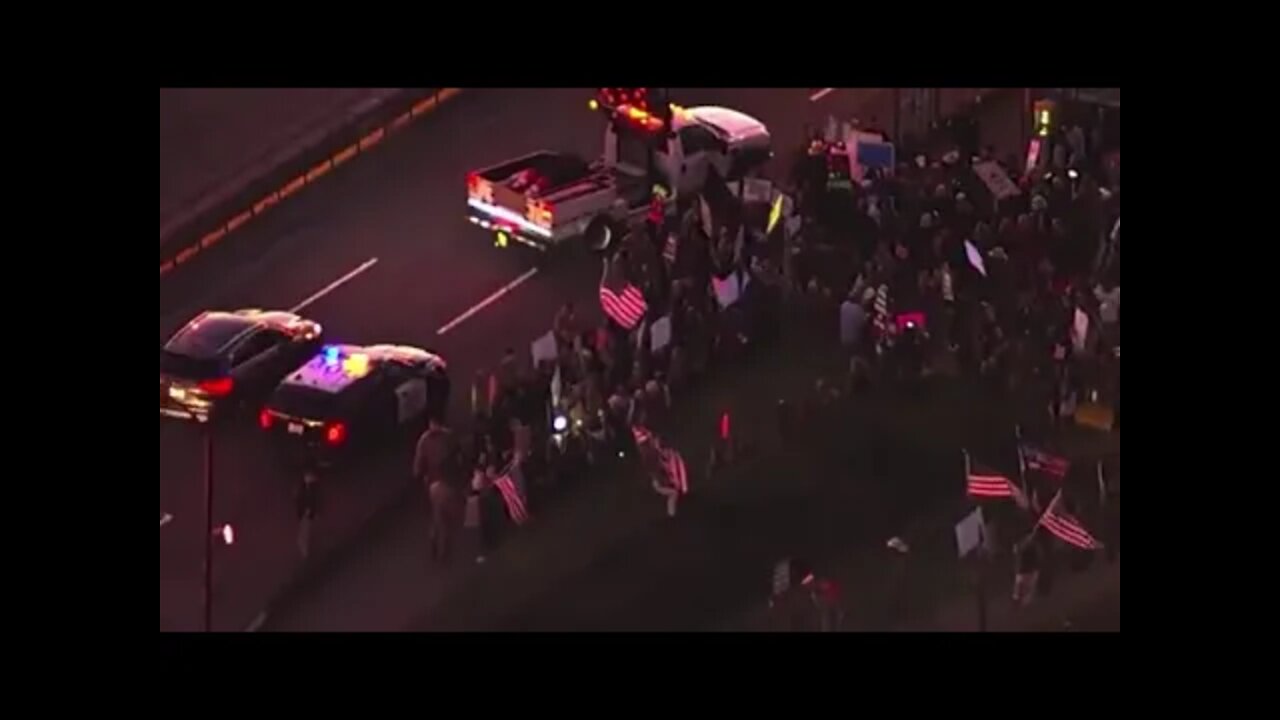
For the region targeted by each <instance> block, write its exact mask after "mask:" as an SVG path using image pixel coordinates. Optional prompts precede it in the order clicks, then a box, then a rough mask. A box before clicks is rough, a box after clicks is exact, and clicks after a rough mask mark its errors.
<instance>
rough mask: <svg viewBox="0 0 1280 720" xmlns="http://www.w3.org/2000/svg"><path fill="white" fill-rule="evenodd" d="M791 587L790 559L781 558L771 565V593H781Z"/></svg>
mask: <svg viewBox="0 0 1280 720" xmlns="http://www.w3.org/2000/svg"><path fill="white" fill-rule="evenodd" d="M790 589H791V561H790V560H782V561H780V562H779V563H778V564H777V565H774V566H773V594H774V595H781V594H782V593H784V592H786V591H787V590H790Z"/></svg>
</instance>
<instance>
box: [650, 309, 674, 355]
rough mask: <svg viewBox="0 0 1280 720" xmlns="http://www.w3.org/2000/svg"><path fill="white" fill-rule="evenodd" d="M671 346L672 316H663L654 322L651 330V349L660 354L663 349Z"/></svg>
mask: <svg viewBox="0 0 1280 720" xmlns="http://www.w3.org/2000/svg"><path fill="white" fill-rule="evenodd" d="M670 344H671V316H670V315H663V316H662V317H660V318H658V319H657V320H655V321H653V326H652V327H650V328H649V348H650V349H651V350H652V351H653V352H658V351H659V350H661V349H662V348H664V347H666V346H667V345H670Z"/></svg>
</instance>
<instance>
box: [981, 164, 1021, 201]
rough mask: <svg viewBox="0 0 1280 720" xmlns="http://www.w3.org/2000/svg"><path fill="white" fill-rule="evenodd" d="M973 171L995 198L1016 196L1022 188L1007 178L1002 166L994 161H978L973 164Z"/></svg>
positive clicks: (1002, 198) (1001, 198)
mask: <svg viewBox="0 0 1280 720" xmlns="http://www.w3.org/2000/svg"><path fill="white" fill-rule="evenodd" d="M973 172H974V174H976V175H977V176H978V179H979V180H981V181H982V184H983V185H986V186H987V189H988V190H990V191H991V194H992V195H993V196H995V198H996V199H997V200H1004V199H1006V198H1011V197H1017V196H1019V195H1021V194H1022V190H1020V189H1019V188H1018V186H1017V184H1015V183H1014V182H1013V181H1012V180H1010V179H1009V175H1008V173H1006V172H1005V171H1004V168H1002V167H1000V166H999V165H998V164H996V163H994V162H984V163H978V164H977V165H974V166H973Z"/></svg>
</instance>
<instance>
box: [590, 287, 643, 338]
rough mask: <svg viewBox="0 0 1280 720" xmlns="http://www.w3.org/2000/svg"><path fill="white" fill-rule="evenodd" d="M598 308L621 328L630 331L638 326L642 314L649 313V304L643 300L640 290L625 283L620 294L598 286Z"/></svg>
mask: <svg viewBox="0 0 1280 720" xmlns="http://www.w3.org/2000/svg"><path fill="white" fill-rule="evenodd" d="M600 307H601V308H603V309H604V314H605V315H608V316H609V318H610V319H611V320H613V321H614V322H616V323H618V324H619V325H621V326H622V327H624V328H626V329H628V330H630V329H632V328H634V327H635V326H636V325H637V324H639V322H640V320H641V319H643V318H644V314H645V313H646V312H648V311H649V304H648V303H646V302H645V300H644V293H642V292H640V288H638V287H636V286H635V285H632V284H631V283H627V285H626V287H624V288H622V290H621V291H620V292H614V291H613V290H611V289H609V288H608V287H606V286H605V285H603V284H601V285H600Z"/></svg>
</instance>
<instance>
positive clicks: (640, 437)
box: [631, 425, 653, 447]
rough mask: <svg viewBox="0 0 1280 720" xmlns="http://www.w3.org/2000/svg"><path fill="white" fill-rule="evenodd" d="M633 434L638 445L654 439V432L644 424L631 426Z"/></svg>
mask: <svg viewBox="0 0 1280 720" xmlns="http://www.w3.org/2000/svg"><path fill="white" fill-rule="evenodd" d="M631 435H632V436H633V437H634V438H635V439H636V446H637V447H638V446H640V445H644V444H645V443H647V442H652V441H653V433H652V432H650V431H649V428H646V427H644V426H643V425H633V426H631Z"/></svg>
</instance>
